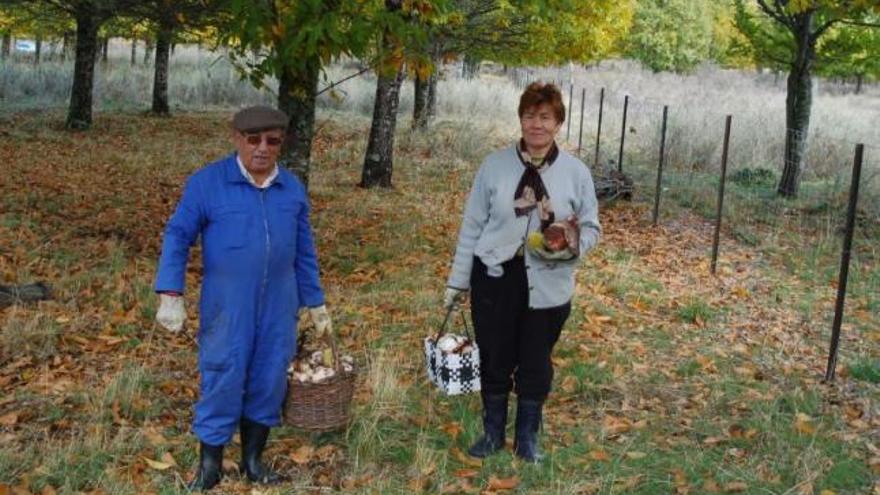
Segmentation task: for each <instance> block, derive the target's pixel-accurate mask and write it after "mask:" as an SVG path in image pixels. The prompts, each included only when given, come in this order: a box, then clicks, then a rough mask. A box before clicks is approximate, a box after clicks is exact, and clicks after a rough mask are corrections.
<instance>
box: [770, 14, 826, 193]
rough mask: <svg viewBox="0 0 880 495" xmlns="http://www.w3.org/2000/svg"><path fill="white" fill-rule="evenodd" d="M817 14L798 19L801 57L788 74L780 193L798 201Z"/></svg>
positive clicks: (800, 15) (802, 16) (809, 108)
mask: <svg viewBox="0 0 880 495" xmlns="http://www.w3.org/2000/svg"><path fill="white" fill-rule="evenodd" d="M813 15H814V13H813V11H808V12H805V13H803V14H799V15H797V16H796V21H795V22H796V24H795V27H796V29H795V30H794V34H795V42H796V43H797V54H796V56H795V60H794V61H793V63H792V65H791V68H790V70H789V73H788V88H787V91H788V92H787V94H786V98H785V127H786V132H785V163H784V166H783V169H782V177H780V179H779V186H778V187H777V188H776V192H777V193H778V194H779V195H780V196H785V197H795V196H797V194H798V189H799V187H800V178H801V171H802V169H803V164H804V156H805V154H806V151H807V134H808V132H809V129H810V110H811V107H812V103H813V93H812V90H813V80H812V78H811V76H812V70H813V63H814V61H815V58H816V46H815V40H814V39H813V36H812V34H813V33H812V32H813V29H812V28H813Z"/></svg>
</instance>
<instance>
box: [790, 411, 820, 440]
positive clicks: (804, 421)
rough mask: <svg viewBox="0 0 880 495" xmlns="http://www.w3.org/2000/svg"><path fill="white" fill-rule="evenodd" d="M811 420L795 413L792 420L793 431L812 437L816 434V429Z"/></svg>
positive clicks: (804, 415)
mask: <svg viewBox="0 0 880 495" xmlns="http://www.w3.org/2000/svg"><path fill="white" fill-rule="evenodd" d="M812 421H813V418H811V417H809V416H807V415H806V414H804V413H797V416H796V417H795V420H794V429H795V430H796V431H797V432H798V433H801V434H803V435H813V434H814V433H816V427H815V426H814V425H813V423H812Z"/></svg>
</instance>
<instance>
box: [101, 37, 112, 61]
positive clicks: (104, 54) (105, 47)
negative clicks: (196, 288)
mask: <svg viewBox="0 0 880 495" xmlns="http://www.w3.org/2000/svg"><path fill="white" fill-rule="evenodd" d="M109 51H110V37H109V36H104V37H103V38H101V63H104V64H106V63H107V61H108V60H109V58H108V57H109V55H108V53H109Z"/></svg>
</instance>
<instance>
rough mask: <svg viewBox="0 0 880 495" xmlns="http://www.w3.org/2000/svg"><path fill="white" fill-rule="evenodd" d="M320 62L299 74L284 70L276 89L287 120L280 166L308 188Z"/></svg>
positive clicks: (296, 71)
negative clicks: (285, 168)
mask: <svg viewBox="0 0 880 495" xmlns="http://www.w3.org/2000/svg"><path fill="white" fill-rule="evenodd" d="M320 73H321V61H320V60H319V59H314V60H312V61H310V62H309V63H307V64H306V67H305V68H304V69H301V70H296V69H294V68H292V67H287V68H286V69H285V70H284V71H283V72H282V74H281V78H280V81H279V85H278V109H279V110H281V111H282V112H284V113H286V114H287V116H288V118H289V119H290V121H289V123H288V125H287V136H286V137H285V138H284V147H283V148H282V150H281V158H280V162H281V163H282V164H283V165H284V166H286V167H287V168H288V169H289V170H290V171H291V172H293V173H294V174H296V176H297V177H298V178H299V179H300V181H302V183H303V185H305V186H306V188H308V185H309V173H310V172H311V157H312V141H313V140H314V138H315V101H316V94H317V92H318V76H319V75H320Z"/></svg>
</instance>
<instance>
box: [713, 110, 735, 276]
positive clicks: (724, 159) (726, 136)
mask: <svg viewBox="0 0 880 495" xmlns="http://www.w3.org/2000/svg"><path fill="white" fill-rule="evenodd" d="M732 118H733V117H732V116H730V115H728V116H727V118H726V119H725V122H724V150H723V151H722V153H721V181H720V182H719V183H718V209H717V210H716V213H715V237H714V239H713V241H712V268H711V272H712V275H715V268H716V267H717V265H718V243H719V241H720V240H721V213H722V211H723V210H724V182H725V180H726V179H727V150H728V149H729V147H730V121H731V119H732Z"/></svg>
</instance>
